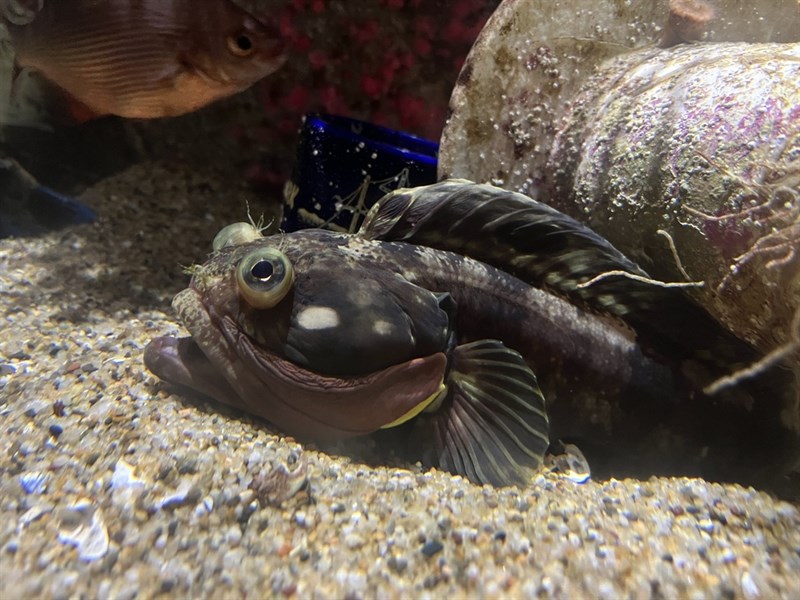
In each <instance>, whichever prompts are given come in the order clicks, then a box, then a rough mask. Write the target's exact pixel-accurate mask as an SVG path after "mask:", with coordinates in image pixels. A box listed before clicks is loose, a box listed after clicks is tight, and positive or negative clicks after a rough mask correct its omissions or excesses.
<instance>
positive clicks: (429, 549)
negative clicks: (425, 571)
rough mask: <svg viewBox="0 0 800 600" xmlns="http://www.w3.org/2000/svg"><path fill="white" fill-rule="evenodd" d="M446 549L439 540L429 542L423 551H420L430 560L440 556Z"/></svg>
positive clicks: (423, 547)
mask: <svg viewBox="0 0 800 600" xmlns="http://www.w3.org/2000/svg"><path fill="white" fill-rule="evenodd" d="M443 549H444V545H442V543H441V542H440V541H439V540H432V541H430V542H427V543H426V544H425V545H424V546H422V549H421V550H420V551H421V552H422V554H424V555H425V556H427V557H428V558H430V557H431V556H435V555H436V554H439V552H441V551H442V550H443Z"/></svg>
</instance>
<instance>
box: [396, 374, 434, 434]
mask: <svg viewBox="0 0 800 600" xmlns="http://www.w3.org/2000/svg"><path fill="white" fill-rule="evenodd" d="M444 390H445V385H444V380H442V381H441V383H439V389H437V390H436V391H435V392H434V393H432V394H431V395H430V396H428V397H427V398H425V400H423V401H422V402H420V403H419V404H417V405H416V406H415V407H414V408H412V409H411V410H410V411H408V412H407V413H406V414H404V415H402V416H400V417H398V418H397V419H395V420H394V421H392V422H391V423H387V424H386V425H382V426H381V429H389V428H391V427H397V426H398V425H402V424H403V423H405V422H406V421H408V420H410V419H413V418H414V417H416V416H417V415H418V414H419V413H421V412H422V411H423V410H425V409H426V408H428V406H429V405H430V404H432V403H433V401H434V400H436V399H437V398H438V397H439V396H440V394H441V393H442V392H444Z"/></svg>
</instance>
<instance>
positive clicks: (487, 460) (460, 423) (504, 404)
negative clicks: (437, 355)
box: [416, 340, 548, 486]
mask: <svg viewBox="0 0 800 600" xmlns="http://www.w3.org/2000/svg"><path fill="white" fill-rule="evenodd" d="M446 386H447V391H446V392H445V397H444V399H443V402H442V404H441V406H440V407H439V408H438V409H437V410H436V411H435V412H432V413H428V414H423V415H421V416H420V417H418V419H417V424H416V427H417V428H418V429H417V432H416V433H417V434H418V435H421V436H424V437H425V438H427V440H426V441H427V444H430V440H431V439H432V440H433V441H434V450H433V456H429V457H425V459H426V462H429V463H430V464H431V465H432V466H436V467H439V468H441V469H444V470H447V471H450V472H451V473H456V474H459V475H463V476H465V477H467V478H468V479H469V480H470V481H472V482H474V483H477V484H483V483H489V484H491V485H496V486H504V485H514V484H516V485H525V484H527V483H528V482H529V481H530V479H531V476H532V475H533V473H534V472H535V471H536V469H538V467H539V466H540V465H541V463H542V459H543V456H544V452H545V450H546V449H547V446H548V421H547V414H546V412H545V402H544V397H543V396H542V392H541V391H540V390H539V385H538V384H537V382H536V376H535V375H534V374H533V371H531V369H530V367H528V365H527V364H526V363H525V361H524V360H523V359H522V357H521V356H520V355H519V353H517V352H515V351H514V350H510V349H509V348H506V347H505V346H504V345H503V343H502V342H499V341H497V340H480V341H477V342H472V343H470V344H464V345H461V346H457V347H456V348H455V349H454V350H453V353H452V357H451V365H450V373H449V375H448V377H447V381H446Z"/></svg>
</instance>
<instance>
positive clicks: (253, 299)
mask: <svg viewBox="0 0 800 600" xmlns="http://www.w3.org/2000/svg"><path fill="white" fill-rule="evenodd" d="M236 281H237V283H238V285H239V294H240V295H241V296H242V298H244V300H245V302H247V303H248V304H249V305H250V306H252V307H253V308H272V307H273V306H275V305H276V304H278V302H280V301H281V300H283V299H284V297H285V296H286V294H288V293H289V290H291V289H292V284H293V283H294V269H293V268H292V263H290V262H289V259H288V258H287V257H286V255H285V254H284V253H283V252H280V251H278V250H275V249H274V248H259V249H258V250H253V251H252V252H250V253H249V254H248V255H246V256H245V257H244V258H243V259H242V262H240V263H239V266H238V267H237V268H236Z"/></svg>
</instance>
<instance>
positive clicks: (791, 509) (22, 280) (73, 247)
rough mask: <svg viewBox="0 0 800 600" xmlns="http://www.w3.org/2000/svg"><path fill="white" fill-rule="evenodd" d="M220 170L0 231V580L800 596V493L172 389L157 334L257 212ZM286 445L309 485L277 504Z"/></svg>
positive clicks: (171, 177) (344, 591) (172, 177)
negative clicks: (500, 466) (337, 428)
mask: <svg viewBox="0 0 800 600" xmlns="http://www.w3.org/2000/svg"><path fill="white" fill-rule="evenodd" d="M217 175H218V174H217V173H215V172H214V170H213V169H204V170H202V172H201V173H193V172H191V171H187V170H186V169H185V168H183V167H180V166H179V165H177V164H168V163H161V164H144V165H139V166H136V167H133V168H131V169H130V170H128V171H126V172H123V173H121V174H119V175H117V176H115V177H113V178H111V179H108V180H106V181H104V182H102V183H100V184H97V185H95V186H94V187H93V188H92V189H90V190H89V191H88V192H86V193H85V194H84V196H83V199H84V200H85V201H86V202H87V203H89V204H91V205H92V206H94V207H95V208H96V209H97V210H98V211H99V213H100V218H99V220H98V221H97V223H96V224H94V225H91V226H84V227H78V228H74V229H68V230H63V231H60V232H55V233H51V234H48V235H45V236H43V237H39V238H30V239H13V240H0V313H1V314H2V336H0V425H1V426H2V435H0V472H1V475H0V589H2V592H0V594H1V595H2V597H4V598H30V597H39V596H41V597H54V598H68V597H86V598H93V597H99V598H121V599H131V598H149V597H153V596H163V597H214V598H224V597H250V598H262V597H299V598H310V597H319V598H409V597H415V598H424V597H430V598H441V597H482V598H483V597H485V598H492V597H537V596H556V597H569V598H577V597H602V598H620V597H636V598H647V597H665V598H676V597H691V598H695V597H712V598H717V597H722V598H734V597H735V598H757V597H765V598H771V597H785V598H797V597H800V511H799V510H798V506H797V505H793V504H791V503H789V502H786V501H782V500H777V499H775V498H773V497H772V496H770V495H769V494H767V493H764V492H760V491H756V490H753V489H746V488H743V487H740V486H736V485H719V484H712V483H707V482H704V481H701V480H692V479H666V478H652V479H649V480H646V481H636V480H624V481H616V480H609V481H589V482H588V483H585V484H576V483H573V482H572V481H570V480H568V479H563V478H559V477H557V476H556V475H553V474H549V473H543V474H542V475H541V476H539V477H537V478H536V479H535V481H533V482H532V483H531V485H530V487H528V488H526V489H517V488H506V489H492V488H490V487H483V488H481V487H477V486H474V485H471V484H469V483H468V482H467V481H465V480H464V479H462V478H460V477H453V476H451V475H449V474H447V473H443V472H438V471H425V470H423V469H422V468H421V467H420V466H418V465H406V468H402V466H403V465H396V466H394V467H391V468H389V467H384V466H380V465H373V464H368V463H366V462H364V459H363V457H365V456H366V457H369V456H370V455H371V451H370V449H369V447H368V446H367V447H366V449H365V450H364V451H363V452H361V454H359V453H356V454H355V455H350V456H349V457H348V456H347V455H345V454H340V455H335V454H331V453H324V452H320V451H318V450H315V449H314V448H312V447H308V446H302V445H300V444H297V443H296V442H294V441H293V440H287V439H285V438H283V437H281V436H279V435H276V434H274V433H273V432H272V431H271V430H270V428H269V427H268V426H267V425H265V424H264V423H261V422H258V421H256V420H254V419H251V418H250V417H248V416H246V415H242V414H239V413H235V412H232V411H229V410H225V409H220V408H219V407H217V406H215V405H213V404H212V403H205V402H202V401H199V400H197V399H189V398H186V397H184V396H181V395H178V394H176V393H172V392H171V390H170V388H169V387H168V386H166V385H164V384H161V383H160V382H158V381H157V380H156V379H155V378H154V377H153V376H152V375H151V374H149V373H148V372H147V371H146V370H145V369H144V366H143V364H142V352H143V349H144V346H145V344H146V343H147V342H148V340H150V339H151V338H153V337H155V336H157V335H163V334H174V333H178V332H180V327H179V325H178V323H177V322H176V319H175V315H174V314H173V312H172V310H171V308H170V299H171V297H172V296H173V294H174V293H176V292H177V291H179V290H180V289H181V288H182V287H183V285H184V284H185V282H186V279H187V278H186V276H185V275H184V274H183V272H182V269H181V266H185V265H189V264H191V263H192V262H195V261H199V260H202V258H203V257H204V256H205V254H206V253H207V252H208V251H209V249H210V243H211V239H212V238H213V235H214V234H215V233H216V231H217V230H218V229H219V228H220V227H221V226H222V225H225V224H227V223H229V222H232V221H235V220H242V219H243V217H244V216H245V209H244V199H245V197H246V196H247V194H246V192H245V191H244V189H243V188H242V189H239V188H238V187H237V186H235V185H234V186H231V185H229V184H225V183H224V182H222V183H221V179H219V178H218V177H217ZM359 456H361V458H359ZM282 464H289V465H290V466H289V468H290V469H293V468H298V465H303V464H307V469H308V471H307V472H308V476H309V485H308V488H307V489H304V490H301V491H300V492H298V493H297V494H295V495H294V496H292V497H290V498H288V499H286V500H284V501H283V502H282V503H281V504H279V505H277V506H276V505H275V502H273V503H270V502H268V500H269V499H272V500H273V501H274V500H275V499H276V497H277V496H280V494H281V493H283V492H285V491H286V489H287V488H286V487H285V486H283V484H282V483H281V481H280V478H279V477H278V478H274V479H272V480H271V479H269V477H268V475H267V474H268V473H269V472H270V471H271V469H273V468H280V465H282ZM258 482H261V483H262V486H261V487H259V486H258V485H256V484H257V483H258ZM270 482H272V483H273V484H274V485H272V486H271V485H270ZM253 488H256V489H257V490H258V493H256V491H254V489H253Z"/></svg>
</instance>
